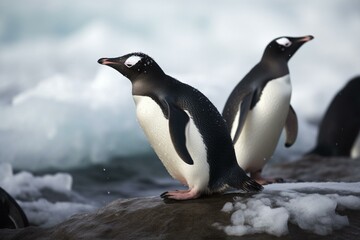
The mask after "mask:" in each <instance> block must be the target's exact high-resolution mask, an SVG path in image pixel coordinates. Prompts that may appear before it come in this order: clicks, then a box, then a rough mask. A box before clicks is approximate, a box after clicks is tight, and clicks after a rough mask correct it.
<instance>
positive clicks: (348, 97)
mask: <svg viewBox="0 0 360 240" xmlns="http://www.w3.org/2000/svg"><path fill="white" fill-rule="evenodd" d="M359 130H360V76H356V77H354V78H352V79H351V80H350V81H349V82H348V83H347V84H346V85H345V86H344V87H343V88H342V89H341V90H340V91H339V92H338V93H337V94H336V95H335V97H334V98H333V100H332V101H331V103H330V105H329V107H328V109H327V110H326V112H325V115H324V117H323V119H322V121H321V124H320V127H319V133H318V137H317V143H316V147H315V148H314V149H313V150H311V151H310V152H309V153H307V154H306V155H311V154H315V155H320V156H324V157H331V156H341V157H356V151H357V149H356V148H358V147H357V144H356V143H355V142H356V140H357V139H359Z"/></svg>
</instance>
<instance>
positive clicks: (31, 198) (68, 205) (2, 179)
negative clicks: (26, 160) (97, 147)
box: [0, 163, 96, 227]
mask: <svg viewBox="0 0 360 240" xmlns="http://www.w3.org/2000/svg"><path fill="white" fill-rule="evenodd" d="M0 186H1V187H2V188H3V189H5V190H6V191H7V192H8V193H9V194H10V195H11V196H12V197H13V198H15V199H16V200H17V202H18V203H19V205H20V206H21V207H22V209H23V210H24V212H25V214H26V216H27V217H28V220H29V222H30V223H31V224H32V225H37V226H42V227H50V226H53V225H55V224H58V223H60V222H62V221H64V220H66V219H67V218H69V217H70V216H72V215H74V214H76V213H81V212H90V211H92V210H94V209H95V208H96V206H95V204H90V203H89V201H88V200H87V201H85V199H82V197H81V196H79V195H77V194H76V193H74V192H72V191H71V188H72V177H71V176H70V175H69V174H66V173H56V174H53V175H50V174H47V175H44V176H34V175H33V174H31V173H29V172H25V171H22V172H19V173H16V174H14V173H13V170H12V167H11V165H10V164H7V163H0ZM46 190H51V191H52V192H55V193H56V194H57V197H59V196H61V198H63V199H64V200H54V199H48V198H47V197H46V193H45V192H44V191H46Z"/></svg>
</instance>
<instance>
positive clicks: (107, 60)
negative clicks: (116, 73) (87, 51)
mask: <svg viewBox="0 0 360 240" xmlns="http://www.w3.org/2000/svg"><path fill="white" fill-rule="evenodd" d="M98 63H100V64H102V65H116V64H117V61H115V58H100V59H99V60H98Z"/></svg>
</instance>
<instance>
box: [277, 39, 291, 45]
mask: <svg viewBox="0 0 360 240" xmlns="http://www.w3.org/2000/svg"><path fill="white" fill-rule="evenodd" d="M276 42H277V44H279V45H281V46H284V47H289V46H290V45H291V44H292V42H291V41H290V40H289V39H287V38H285V37H284V38H279V39H278V40H276Z"/></svg>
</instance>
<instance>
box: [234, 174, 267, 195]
mask: <svg viewBox="0 0 360 240" xmlns="http://www.w3.org/2000/svg"><path fill="white" fill-rule="evenodd" d="M236 188H237V189H240V190H242V191H245V192H260V191H262V190H263V189H264V187H263V186H262V185H261V184H259V183H257V182H256V181H255V180H254V179H252V178H250V177H249V178H248V179H246V180H245V181H242V182H241V183H240V184H239V185H238V187H236Z"/></svg>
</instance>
